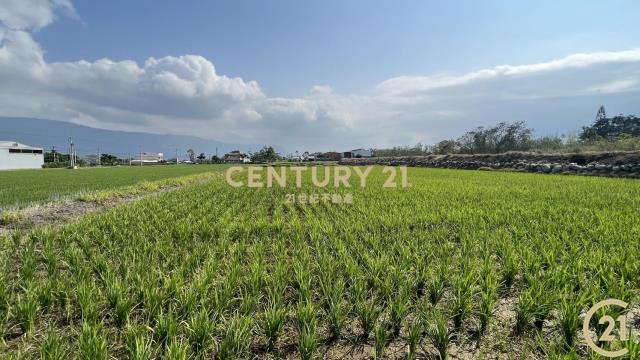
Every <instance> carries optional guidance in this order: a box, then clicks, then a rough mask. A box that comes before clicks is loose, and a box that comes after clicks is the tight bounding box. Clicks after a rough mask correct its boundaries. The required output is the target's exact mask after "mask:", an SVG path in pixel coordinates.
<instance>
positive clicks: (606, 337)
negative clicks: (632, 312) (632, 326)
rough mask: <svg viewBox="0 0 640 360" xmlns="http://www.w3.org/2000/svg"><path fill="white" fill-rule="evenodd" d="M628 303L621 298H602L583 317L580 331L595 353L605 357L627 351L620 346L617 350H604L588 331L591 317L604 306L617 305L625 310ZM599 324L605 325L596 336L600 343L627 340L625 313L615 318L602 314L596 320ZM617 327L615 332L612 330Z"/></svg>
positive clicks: (620, 354) (621, 354)
mask: <svg viewBox="0 0 640 360" xmlns="http://www.w3.org/2000/svg"><path fill="white" fill-rule="evenodd" d="M628 305H629V304H627V303H626V302H624V301H622V300H618V299H607V300H602V301H600V302H599V303H597V304H595V305H594V306H593V307H591V309H589V311H588V312H587V314H586V315H585V317H584V322H583V323H582V332H583V335H584V338H585V341H586V342H587V345H588V346H589V347H590V348H591V350H593V351H595V352H596V353H598V354H600V355H602V356H605V357H619V356H624V355H626V354H627V353H628V352H629V349H627V348H622V349H619V350H605V349H603V348H601V347H600V346H598V345H597V344H596V343H595V342H594V341H593V338H592V337H591V333H590V332H589V328H590V323H591V319H592V318H593V315H595V313H596V312H597V311H598V310H600V309H602V308H605V307H608V306H611V307H618V308H620V310H625V309H626V308H627V306H628ZM598 324H599V325H605V324H606V325H607V327H606V328H605V330H604V331H603V332H602V334H601V335H600V336H599V337H598V341H599V342H601V343H611V342H612V341H616V340H620V341H627V340H629V331H628V328H627V318H626V315H625V314H622V315H620V316H618V317H617V318H615V319H614V318H613V317H612V316H610V315H604V316H602V317H600V319H599V320H598ZM615 329H618V332H617V333H615V332H614V330H615Z"/></svg>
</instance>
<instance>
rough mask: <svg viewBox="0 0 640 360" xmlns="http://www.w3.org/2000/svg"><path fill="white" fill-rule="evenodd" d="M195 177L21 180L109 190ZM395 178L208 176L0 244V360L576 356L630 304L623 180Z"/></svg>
mask: <svg viewBox="0 0 640 360" xmlns="http://www.w3.org/2000/svg"><path fill="white" fill-rule="evenodd" d="M206 168H207V167H206V166H202V167H200V166H193V167H158V168H150V169H149V170H145V169H138V170H134V169H129V168H122V169H109V170H87V171H77V172H66V171H51V172H50V174H51V177H47V178H44V177H41V178H36V179H32V180H30V181H32V182H40V183H41V184H45V183H51V184H55V183H58V186H60V187H61V188H63V189H69V186H70V184H69V182H68V181H65V182H64V184H61V182H62V181H63V180H62V179H58V180H55V181H54V180H53V179H55V177H56V176H65V177H69V176H78V177H83V176H86V177H85V178H82V179H83V180H82V181H85V184H86V185H85V186H86V187H91V186H96V187H100V186H102V187H106V186H112V184H113V182H114V181H125V180H122V179H120V180H118V177H119V176H121V177H123V178H126V179H129V180H128V181H134V179H136V178H139V177H140V174H141V173H140V172H144V171H147V172H148V173H147V175H148V176H155V177H156V178H158V177H161V176H171V175H170V174H175V173H177V172H188V171H201V170H204V169H206ZM136 171H140V172H136ZM165 171H166V172H165ZM103 172H104V173H107V172H110V173H109V174H110V175H109V176H108V177H106V176H105V177H103V178H101V179H102V180H100V181H97V180H96V175H95V174H103ZM6 174H10V175H11V176H14V175H13V173H6ZM17 174H18V173H16V175H15V176H17ZM58 174H64V175H58ZM85 174H89V175H85ZM115 174H118V175H115ZM408 174H409V176H408V181H409V184H410V186H409V187H407V188H392V189H384V188H383V187H382V184H383V183H384V181H385V180H386V179H387V176H385V175H382V174H381V172H380V168H376V169H374V171H373V172H372V174H371V175H370V176H369V181H368V182H367V186H366V187H365V188H360V187H359V184H358V181H357V178H356V177H354V178H352V182H351V184H352V187H351V188H344V187H341V188H339V189H334V188H333V187H327V188H326V189H317V188H315V187H311V186H310V185H309V183H310V182H309V181H304V182H303V184H304V186H303V188H301V189H295V188H294V186H293V185H292V184H289V186H288V187H287V188H285V189H282V188H279V187H273V188H260V189H255V188H247V187H240V188H233V187H231V186H229V185H228V184H227V183H226V182H225V181H224V179H223V178H218V179H216V180H213V181H210V182H207V183H205V184H199V185H193V186H189V187H186V188H183V189H180V190H176V191H173V192H170V193H167V194H163V195H161V196H157V197H153V198H147V199H143V200H141V201H139V202H136V203H132V204H129V205H125V206H121V207H118V208H115V209H112V210H110V211H108V212H106V213H103V214H95V215H89V216H87V217H84V218H83V219H81V220H80V221H78V222H76V223H73V224H70V225H68V226H66V227H62V228H57V229H48V230H36V231H33V232H31V233H29V234H25V235H13V236H6V237H5V238H4V239H0V331H1V333H0V337H2V339H3V340H4V341H3V342H2V343H1V344H0V357H7V356H12V357H15V358H40V357H42V358H45V359H66V358H81V359H108V358H123V359H126V358H128V359H151V358H160V357H164V358H166V359H187V358H207V359H210V358H214V357H215V358H219V359H230V358H292V359H293V358H302V359H312V358H373V357H375V358H376V359H381V358H390V359H396V358H397V359H405V358H409V359H413V358H438V357H442V358H444V357H446V356H452V357H466V358H478V357H483V356H484V357H488V358H494V357H506V356H512V357H513V358H549V357H560V356H564V355H568V356H574V357H589V356H591V355H590V353H589V352H588V351H587V347H586V345H584V343H583V341H582V339H581V335H580V334H581V332H580V329H581V327H582V320H581V319H582V318H581V317H582V314H583V313H584V312H585V311H586V310H587V309H588V308H589V307H590V306H591V305H592V304H594V303H596V302H597V301H599V300H602V299H605V298H616V299H622V300H626V301H632V300H637V298H638V296H637V295H638V289H640V259H638V254H640V241H639V240H638V239H640V225H639V224H640V212H639V211H638V209H639V208H640V199H639V195H640V183H639V182H637V181H635V180H625V179H611V178H597V177H577V176H555V175H537V174H519V173H502V172H480V171H459V170H441V169H409V173H408ZM4 175H5V174H4V173H3V174H2V179H1V180H0V181H2V182H6V181H7V180H5V178H4ZM147 175H145V176H147ZM241 176H242V175H237V177H241ZM307 180H308V179H307ZM95 182H98V183H99V184H100V185H96V184H95ZM92 184H93V185H92ZM16 185H19V186H20V188H22V187H23V184H21V183H18V184H16ZM40 187H42V188H43V190H44V189H46V187H45V186H44V185H40ZM36 188H39V187H36ZM69 191H71V190H69ZM51 193H53V192H48V193H47V194H46V195H45V194H40V195H38V196H34V197H33V198H32V199H33V200H40V199H44V198H46V197H47V196H50V195H49V194H51ZM287 193H296V194H299V193H307V194H313V193H329V194H335V193H342V194H346V193H350V194H352V196H353V204H334V203H332V202H327V201H319V202H318V203H317V204H299V203H298V204H290V203H285V199H286V194H287ZM3 194H6V193H3ZM7 196H15V195H12V193H9V195H3V200H2V201H3V204H9V203H13V202H15V201H16V200H11V198H10V197H7ZM612 346H617V344H613V345H612ZM631 352H632V355H634V356H638V355H639V353H638V350H637V348H636V349H633V348H631Z"/></svg>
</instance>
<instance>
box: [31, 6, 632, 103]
mask: <svg viewBox="0 0 640 360" xmlns="http://www.w3.org/2000/svg"><path fill="white" fill-rule="evenodd" d="M74 6H75V8H76V11H77V13H78V14H79V16H80V17H81V19H82V21H77V20H74V19H71V18H62V19H61V21H58V22H56V23H54V24H52V25H51V26H49V27H47V28H46V29H45V30H43V31H39V32H37V33H36V36H35V38H36V40H38V42H40V43H41V44H42V45H43V46H44V48H45V49H46V58H47V59H48V60H50V61H73V60H77V59H86V60H97V59H100V58H104V57H106V58H110V59H114V60H122V59H133V60H136V61H138V62H143V61H144V60H145V59H147V58H148V57H150V56H154V57H162V56H167V55H177V54H198V55H202V56H204V57H206V58H208V59H211V60H212V61H213V62H214V63H215V65H216V68H217V69H218V70H219V72H221V73H223V74H227V75H230V76H239V77H242V78H244V79H250V80H257V81H258V82H259V83H260V84H261V86H262V87H263V89H264V90H265V91H266V92H268V93H269V94H271V95H273V96H296V95H299V94H301V93H304V92H305V91H307V90H308V89H309V88H310V87H312V86H314V85H317V84H326V85H330V86H332V87H333V88H334V89H335V90H336V91H338V92H347V93H350V92H363V91H367V90H368V89H370V88H371V87H373V86H374V85H375V84H377V83H379V82H381V81H383V80H385V79H388V78H391V77H394V76H399V75H421V74H432V73H464V72H468V71H473V70H477V69H482V68H485V67H490V66H494V65H499V64H529V63H537V62H543V61H548V60H551V59H555V58H559V57H564V56H567V55H570V54H573V53H578V52H594V51H603V50H609V51H615V50H625V49H628V48H634V47H638V46H640V44H639V40H640V27H638V26H635V25H633V24H634V23H636V22H637V15H638V14H640V2H638V1H584V0H583V1H530V2H523V1H417V0H416V1H379V0H373V1H371V0H366V1H365V0H360V1H344V0H342V1H336V0H329V1H295V0H288V1H282V0H277V1H247V0H239V1H157V0H144V1H131V0H111V1H92V0H82V1H75V2H74Z"/></svg>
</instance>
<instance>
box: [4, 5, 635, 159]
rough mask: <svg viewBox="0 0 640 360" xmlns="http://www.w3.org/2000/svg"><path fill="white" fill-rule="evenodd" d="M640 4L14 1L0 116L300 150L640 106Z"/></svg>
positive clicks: (549, 127) (549, 128)
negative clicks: (500, 122)
mask: <svg viewBox="0 0 640 360" xmlns="http://www.w3.org/2000/svg"><path fill="white" fill-rule="evenodd" d="M637 14H640V2H637V1H607V2H604V1H528V2H525V1H377V0H370V1H333V0H331V1H280V0H278V1H248V0H237V1H204V0H202V1H157V0H156V1H150V0H140V1H130V0H129V1H124V0H111V1H90V0H75V1H74V0H3V1H2V2H0V116H27V117H39V118H49V119H57V120H63V121H68V122H72V123H76V124H81V125H87V126H92V127H98V128H104V129H111V130H129V131H145V132H153V133H172V134H184V135H197V136H200V137H204V138H209V139H217V140H221V141H229V142H236V143H243V142H244V143H264V144H274V145H276V146H281V147H283V148H286V149H287V150H295V149H300V150H307V149H308V150H323V149H348V148H356V147H375V146H377V147H380V146H393V145H405V144H414V143H416V142H423V143H434V142H436V141H439V140H442V139H445V138H450V137H457V136H459V135H460V134H462V133H463V132H464V131H467V130H469V129H472V128H474V127H476V126H479V125H485V126H486V125H492V124H495V123H497V122H499V121H519V120H524V121H526V122H527V123H528V124H529V125H530V126H531V127H533V128H535V130H536V134H539V135H545V134H567V133H575V132H576V131H577V129H579V128H580V127H581V126H583V125H586V124H588V123H589V122H591V121H592V120H593V117H594V115H595V111H596V109H597V108H598V106H599V105H601V104H604V105H605V106H606V107H607V109H608V110H609V112H610V113H635V114H640V101H638V100H639V99H640V27H638V26H637V19H636V17H637Z"/></svg>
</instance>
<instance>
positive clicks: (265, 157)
mask: <svg viewBox="0 0 640 360" xmlns="http://www.w3.org/2000/svg"><path fill="white" fill-rule="evenodd" d="M276 160H278V154H277V153H276V151H275V150H274V149H273V147H271V146H265V147H263V148H262V149H261V150H260V151H258V152H256V153H255V154H253V155H252V156H251V161H252V162H257V163H270V162H274V161H276Z"/></svg>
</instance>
